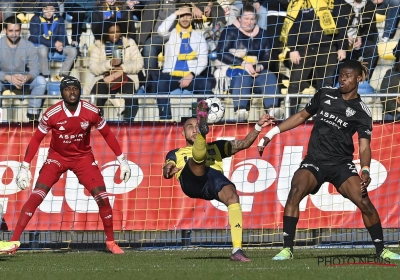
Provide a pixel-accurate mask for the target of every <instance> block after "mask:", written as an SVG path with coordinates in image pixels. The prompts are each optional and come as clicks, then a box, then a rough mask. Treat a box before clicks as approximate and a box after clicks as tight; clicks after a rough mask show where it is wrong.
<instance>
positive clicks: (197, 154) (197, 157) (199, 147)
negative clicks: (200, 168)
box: [192, 133, 207, 163]
mask: <svg viewBox="0 0 400 280" xmlns="http://www.w3.org/2000/svg"><path fill="white" fill-rule="evenodd" d="M192 153H193V160H194V161H195V162H196V163H202V162H203V161H204V160H205V159H206V153H207V150H206V139H205V138H204V136H203V135H201V133H197V136H196V140H195V141H194V144H193V148H192Z"/></svg>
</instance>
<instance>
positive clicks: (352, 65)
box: [340, 59, 369, 81]
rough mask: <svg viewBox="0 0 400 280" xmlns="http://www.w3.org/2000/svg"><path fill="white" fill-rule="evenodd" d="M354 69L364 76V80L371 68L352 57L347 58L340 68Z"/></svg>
mask: <svg viewBox="0 0 400 280" xmlns="http://www.w3.org/2000/svg"><path fill="white" fill-rule="evenodd" d="M345 68H346V69H353V70H356V71H357V72H358V74H359V75H360V76H362V80H363V81H365V80H367V78H368V74H369V70H368V68H367V67H366V66H365V65H364V64H363V63H362V62H361V61H359V60H355V59H350V60H346V61H345V62H343V63H342V65H341V66H340V70H342V69H345Z"/></svg>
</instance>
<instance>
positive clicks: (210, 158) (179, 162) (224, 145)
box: [165, 140, 232, 180]
mask: <svg viewBox="0 0 400 280" xmlns="http://www.w3.org/2000/svg"><path fill="white" fill-rule="evenodd" d="M192 148H193V147H191V146H189V147H185V148H179V149H175V150H172V151H169V152H168V154H167V156H166V157H165V160H166V164H167V163H169V162H173V163H175V165H176V167H177V168H181V170H179V172H177V173H176V174H175V177H176V179H177V180H179V177H180V175H181V172H182V169H183V167H184V166H185V164H186V162H187V161H188V160H189V159H190V158H192V157H193V154H192ZM206 149H207V154H206V157H207V160H206V166H207V167H210V168H213V169H215V170H217V171H220V172H221V173H223V172H224V170H223V168H222V159H224V158H227V157H230V156H232V144H231V142H230V141H227V140H218V141H215V142H211V143H207V146H206Z"/></svg>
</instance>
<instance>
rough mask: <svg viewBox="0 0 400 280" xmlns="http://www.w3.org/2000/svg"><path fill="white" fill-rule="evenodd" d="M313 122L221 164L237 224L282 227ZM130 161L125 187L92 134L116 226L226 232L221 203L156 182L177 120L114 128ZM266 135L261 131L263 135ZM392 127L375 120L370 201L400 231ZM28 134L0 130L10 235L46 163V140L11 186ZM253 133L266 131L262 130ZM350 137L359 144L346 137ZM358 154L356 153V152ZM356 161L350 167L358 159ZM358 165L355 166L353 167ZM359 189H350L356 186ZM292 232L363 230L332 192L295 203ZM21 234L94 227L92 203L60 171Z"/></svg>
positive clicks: (216, 129) (219, 134) (215, 131)
mask: <svg viewBox="0 0 400 280" xmlns="http://www.w3.org/2000/svg"><path fill="white" fill-rule="evenodd" d="M311 128H312V125H311V124H310V125H303V126H299V127H297V128H296V129H293V130H291V131H289V132H285V133H283V134H280V135H278V136H277V137H275V138H274V140H273V141H272V143H271V144H270V145H269V146H268V147H267V149H266V150H265V152H264V155H263V156H262V157H260V156H259V155H258V152H257V148H256V145H257V143H258V140H256V142H255V143H254V144H253V146H252V147H251V148H249V149H248V150H246V151H242V152H240V153H238V154H236V155H235V156H234V157H233V158H229V159H225V160H224V168H225V174H226V175H227V176H228V177H229V178H230V179H231V181H233V182H234V183H235V185H236V187H237V189H238V193H239V196H240V199H241V204H242V209H243V215H244V227H245V228H254V229H259V228H278V227H280V228H281V227H282V216H283V209H284V205H285V202H286V198H287V194H288V192H289V189H290V180H291V178H292V176H293V173H294V172H295V171H296V169H297V168H298V166H299V163H300V161H301V159H302V157H303V156H304V155H305V153H306V150H307V144H308V138H309V134H310V131H311ZM251 129H253V125H247V124H231V125H230V124H227V125H225V126H220V125H216V126H213V127H212V129H211V132H210V134H209V137H208V140H209V141H211V140H216V139H221V138H224V139H233V138H235V139H243V138H244V137H245V135H247V133H248V132H249V131H250V130H251ZM112 130H113V131H114V132H115V133H116V135H117V138H118V139H119V141H120V143H121V146H122V149H123V151H124V153H125V154H126V155H127V158H128V160H129V161H130V164H131V169H132V178H131V179H130V180H129V182H128V183H126V184H125V183H123V182H121V181H120V180H119V179H118V177H119V176H118V175H117V176H115V173H116V172H117V174H118V173H119V171H118V164H117V162H116V161H115V160H116V159H115V155H114V154H113V153H112V151H111V150H110V149H109V148H108V147H107V144H106V143H105V142H104V140H103V138H102V137H101V135H100V134H99V133H98V132H97V131H93V132H92V143H93V151H94V154H95V157H96V160H97V161H98V165H99V166H100V167H101V169H102V174H103V175H104V177H105V183H106V187H107V191H108V192H109V196H110V201H111V203H112V207H113V211H114V226H115V229H116V230H174V229H192V228H204V229H214V228H219V229H224V228H226V227H227V225H228V217H227V212H226V207H225V206H224V205H220V204H219V203H218V202H216V201H203V200H198V199H190V198H188V197H186V196H185V195H184V194H183V193H182V191H181V189H180V186H179V183H178V182H177V181H176V180H175V179H172V180H166V179H164V178H163V177H162V166H163V164H164V159H165V155H166V154H167V152H168V151H170V150H172V149H175V148H178V147H182V146H184V145H185V141H184V139H183V137H182V135H181V131H182V128H181V126H180V125H176V124H144V125H133V126H132V127H128V126H112ZM266 131H267V129H265V132H266ZM399 131H400V126H399V125H398V124H383V125H382V124H377V125H375V126H374V130H373V141H372V150H373V152H372V163H371V177H372V183H371V185H370V187H369V196H370V198H371V200H372V201H373V203H374V204H375V206H376V208H377V210H378V212H379V214H380V216H381V220H382V224H383V226H384V227H386V228H398V227H400V223H399V213H400V206H399V201H400V190H399V186H400V161H399V158H400V149H399V147H400V140H399V136H398V132H399ZM33 132H34V129H33V128H32V127H30V128H29V127H28V128H25V127H21V126H15V127H13V126H11V127H0V175H1V178H2V179H1V181H0V204H2V205H3V211H4V219H5V221H6V223H7V226H8V229H13V228H14V227H15V224H16V222H17V219H18V216H19V214H20V211H21V208H22V206H23V204H24V202H25V201H26V200H27V199H28V197H29V194H30V193H31V191H32V188H33V186H34V184H35V182H36V179H37V177H38V172H39V170H40V167H41V166H42V165H43V163H44V161H45V159H46V152H47V149H48V146H49V142H50V135H48V136H46V138H45V140H44V141H43V143H42V145H41V147H40V150H39V152H38V155H37V156H36V157H35V158H34V160H33V161H32V164H31V174H32V178H33V179H32V181H31V188H30V189H29V190H28V189H27V190H25V191H20V190H18V188H17V185H16V183H15V176H16V172H17V171H18V166H19V162H20V161H21V160H22V159H23V155H24V154H25V150H26V147H27V145H28V143H29V141H30V138H31V136H32V134H33ZM261 135H264V131H263V132H262V134H261ZM354 140H355V141H357V138H354ZM356 151H357V147H356ZM357 158H358V157H357V155H355V162H356V163H357ZM358 167H359V166H358ZM355 187H358V186H355ZM300 213H301V214H300V222H299V227H300V228H363V227H364V225H363V222H362V217H361V214H360V211H359V210H358V209H356V208H355V206H354V205H353V204H352V203H351V202H350V201H348V200H347V199H344V198H343V197H341V195H340V194H338V193H337V192H336V190H335V189H334V187H333V186H331V185H329V184H324V185H323V186H322V188H321V189H320V191H319V192H318V193H317V194H316V195H314V196H309V197H307V198H305V199H304V200H303V201H302V202H301V204H300ZM27 229H28V230H101V229H102V223H101V220H100V218H99V216H98V209H97V205H96V203H95V201H94V200H93V199H92V198H91V197H90V195H89V193H88V192H87V191H85V190H84V188H83V186H81V185H80V184H79V182H78V180H77V179H76V177H75V176H74V175H73V174H72V173H70V172H68V173H66V174H64V175H63V176H62V177H61V179H60V181H59V182H58V183H57V184H56V185H54V187H53V189H52V191H51V192H50V193H49V194H48V196H47V197H46V199H45V201H44V202H43V203H42V204H41V205H40V207H39V208H38V209H37V211H36V213H35V215H34V216H33V218H32V220H31V222H30V223H29V225H28V228H27Z"/></svg>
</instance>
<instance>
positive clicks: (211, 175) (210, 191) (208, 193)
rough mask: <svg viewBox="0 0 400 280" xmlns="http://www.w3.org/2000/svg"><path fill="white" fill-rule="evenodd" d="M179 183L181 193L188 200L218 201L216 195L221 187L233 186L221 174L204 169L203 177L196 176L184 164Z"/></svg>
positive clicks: (208, 168)
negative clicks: (188, 198)
mask: <svg viewBox="0 0 400 280" xmlns="http://www.w3.org/2000/svg"><path fill="white" fill-rule="evenodd" d="M179 182H180V183H181V188H182V191H183V192H184V193H185V194H186V195H187V196H188V197H190V198H201V199H205V200H213V199H216V200H218V201H219V197H218V193H219V192H220V191H221V190H222V188H223V187H225V186H227V185H233V186H235V185H234V184H233V183H232V182H231V181H229V180H228V178H226V177H225V175H224V174H223V173H222V172H220V171H218V170H215V169H213V168H210V167H206V173H205V174H204V175H203V176H196V175H194V174H193V172H192V170H191V169H190V167H189V164H185V167H183V169H182V172H181V176H180V177H179Z"/></svg>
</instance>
